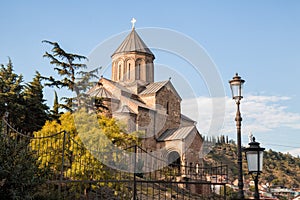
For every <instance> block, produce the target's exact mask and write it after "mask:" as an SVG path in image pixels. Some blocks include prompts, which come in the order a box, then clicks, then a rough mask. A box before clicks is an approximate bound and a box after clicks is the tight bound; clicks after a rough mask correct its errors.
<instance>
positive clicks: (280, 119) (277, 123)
mask: <svg viewBox="0 0 300 200" xmlns="http://www.w3.org/2000/svg"><path fill="white" fill-rule="evenodd" d="M290 99H291V98H290V97H286V96H283V97H280V96H257V95H249V96H246V97H245V98H244V99H243V100H242V103H241V113H242V117H243V133H244V134H248V133H249V132H251V131H255V132H269V131H272V130H275V129H276V128H279V127H288V128H292V129H300V113H294V112H290V111H288V108H287V107H286V106H285V101H287V100H290ZM212 100H213V99H212V98H209V97H198V98H197V99H184V100H183V101H182V111H183V113H184V114H186V115H187V116H189V117H191V118H193V119H195V120H196V121H197V122H198V124H197V125H198V127H199V130H200V131H201V132H202V133H204V134H207V133H208V132H209V129H210V124H211V120H212V116H213V112H212V111H213V108H212V105H213V104H212ZM218 100H220V99H218ZM223 102H225V111H224V110H219V109H218V108H214V110H215V114H216V112H225V117H224V119H219V120H223V121H224V123H223V128H222V129H220V130H219V134H228V133H232V132H235V122H234V118H235V112H236V105H235V103H234V101H233V100H232V99H231V98H229V97H225V98H223ZM220 108H221V109H223V107H220ZM215 116H218V115H215Z"/></svg>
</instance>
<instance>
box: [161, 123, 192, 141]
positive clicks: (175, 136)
mask: <svg viewBox="0 0 300 200" xmlns="http://www.w3.org/2000/svg"><path fill="white" fill-rule="evenodd" d="M194 128H195V126H185V127H181V128H178V129H168V130H166V131H165V132H164V133H163V134H162V135H161V136H160V137H159V138H158V139H157V140H158V141H168V140H181V139H184V138H186V137H187V136H188V135H189V134H190V132H191V131H192V130H193V129H194Z"/></svg>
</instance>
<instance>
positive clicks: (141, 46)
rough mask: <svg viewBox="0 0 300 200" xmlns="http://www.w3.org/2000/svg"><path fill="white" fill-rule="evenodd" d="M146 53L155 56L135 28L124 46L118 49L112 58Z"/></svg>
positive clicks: (124, 42)
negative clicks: (117, 55)
mask: <svg viewBox="0 0 300 200" xmlns="http://www.w3.org/2000/svg"><path fill="white" fill-rule="evenodd" d="M130 52H137V53H144V54H148V55H151V56H153V58H154V54H153V53H152V52H151V50H150V49H149V48H148V47H147V45H146V44H145V42H144V41H143V40H142V39H141V38H140V36H139V35H138V34H137V32H136V31H135V29H134V28H133V29H132V31H131V32H130V34H129V35H128V36H127V37H126V38H125V40H124V41H123V42H122V44H121V45H120V46H119V47H118V48H117V50H116V51H115V52H114V53H113V55H112V56H114V55H115V54H119V53H130Z"/></svg>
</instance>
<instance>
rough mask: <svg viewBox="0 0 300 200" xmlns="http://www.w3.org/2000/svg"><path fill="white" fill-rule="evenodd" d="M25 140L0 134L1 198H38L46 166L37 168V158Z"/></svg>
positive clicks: (43, 181) (46, 171)
mask: <svg viewBox="0 0 300 200" xmlns="http://www.w3.org/2000/svg"><path fill="white" fill-rule="evenodd" d="M27 145H28V142H27V141H26V140H16V139H13V138H11V137H8V136H3V135H0V197H1V199H8V200H9V199H35V198H36V199H38V198H37V197H38V196H39V197H41V195H40V193H41V187H40V186H41V185H42V184H44V183H45V181H46V179H45V178H46V176H47V173H48V170H47V168H38V165H37V158H36V157H35V156H34V154H33V152H32V151H31V150H30V149H28V148H27Z"/></svg>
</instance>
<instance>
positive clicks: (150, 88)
mask: <svg viewBox="0 0 300 200" xmlns="http://www.w3.org/2000/svg"><path fill="white" fill-rule="evenodd" d="M164 86H167V87H169V88H170V89H171V90H172V91H173V92H174V94H175V95H176V96H177V97H178V98H179V99H180V100H181V97H180V95H179V94H178V92H177V91H176V89H175V88H174V86H173V84H172V83H171V81H170V80H167V81H161V82H155V83H149V84H148V85H147V86H146V89H145V90H143V91H142V92H140V93H139V95H141V96H143V95H152V94H155V93H157V92H158V91H159V90H160V89H161V88H163V87H164Z"/></svg>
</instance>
